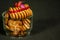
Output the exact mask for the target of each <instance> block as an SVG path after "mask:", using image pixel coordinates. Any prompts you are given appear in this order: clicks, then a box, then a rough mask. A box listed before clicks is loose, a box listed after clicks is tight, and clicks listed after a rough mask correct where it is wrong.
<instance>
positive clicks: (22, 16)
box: [20, 11, 24, 19]
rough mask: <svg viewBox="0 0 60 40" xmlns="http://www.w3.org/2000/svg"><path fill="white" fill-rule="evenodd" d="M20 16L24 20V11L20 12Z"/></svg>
mask: <svg viewBox="0 0 60 40" xmlns="http://www.w3.org/2000/svg"><path fill="white" fill-rule="evenodd" d="M20 15H21V18H22V19H23V18H24V15H23V12H22V11H21V12H20Z"/></svg>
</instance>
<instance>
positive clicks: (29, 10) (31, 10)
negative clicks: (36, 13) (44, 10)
mask: <svg viewBox="0 0 60 40" xmlns="http://www.w3.org/2000/svg"><path fill="white" fill-rule="evenodd" d="M28 11H29V12H30V15H29V16H32V10H31V9H30V8H29V9H28Z"/></svg>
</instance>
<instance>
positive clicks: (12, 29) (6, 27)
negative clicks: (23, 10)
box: [2, 11, 33, 37]
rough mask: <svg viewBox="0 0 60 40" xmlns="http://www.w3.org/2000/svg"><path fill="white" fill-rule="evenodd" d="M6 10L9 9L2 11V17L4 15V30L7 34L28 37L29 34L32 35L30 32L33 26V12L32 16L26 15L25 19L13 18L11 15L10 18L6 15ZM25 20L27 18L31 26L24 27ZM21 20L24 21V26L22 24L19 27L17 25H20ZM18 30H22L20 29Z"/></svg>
mask: <svg viewBox="0 0 60 40" xmlns="http://www.w3.org/2000/svg"><path fill="white" fill-rule="evenodd" d="M6 12H7V11H5V12H3V13H2V17H3V28H4V31H5V33H6V36H11V37H27V36H29V35H30V32H31V30H32V27H33V14H32V16H30V17H26V18H23V19H11V18H10V17H8V18H7V17H5V14H6ZM24 20H27V22H30V23H29V24H28V25H29V27H25V29H24V28H23V27H24V26H23V25H25V24H24ZM9 21H10V22H9ZM20 21H22V26H21V27H20V26H19V27H18V26H16V25H18V23H19V22H20ZM25 22H26V21H25ZM6 23H7V24H6ZM9 23H10V24H11V25H13V26H14V27H13V26H9ZM14 23H15V24H14ZM19 25H20V24H19ZM25 26H26V25H25ZM18 30H20V31H18Z"/></svg>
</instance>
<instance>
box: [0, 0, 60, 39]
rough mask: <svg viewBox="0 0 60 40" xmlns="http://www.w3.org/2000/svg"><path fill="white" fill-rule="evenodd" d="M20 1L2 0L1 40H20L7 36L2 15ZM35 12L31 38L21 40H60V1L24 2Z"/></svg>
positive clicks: (0, 1) (0, 6)
mask: <svg viewBox="0 0 60 40" xmlns="http://www.w3.org/2000/svg"><path fill="white" fill-rule="evenodd" d="M17 1H19V0H0V40H20V39H18V38H15V39H12V38H10V37H7V36H5V35H4V34H5V32H4V31H3V28H2V26H3V25H2V16H1V14H2V13H3V12H4V11H5V10H7V9H8V8H9V7H10V6H12V5H13V3H14V2H17ZM24 2H25V3H28V4H30V6H31V9H32V10H33V29H32V31H31V36H30V37H28V38H23V39H21V40H60V1H58V0H54V1H53V0H24Z"/></svg>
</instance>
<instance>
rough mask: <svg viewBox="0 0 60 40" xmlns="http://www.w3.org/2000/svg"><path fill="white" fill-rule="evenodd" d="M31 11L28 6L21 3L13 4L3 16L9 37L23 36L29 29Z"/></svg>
mask: <svg viewBox="0 0 60 40" xmlns="http://www.w3.org/2000/svg"><path fill="white" fill-rule="evenodd" d="M31 16H32V10H31V9H30V6H29V5H28V4H23V3H22V2H21V1H19V2H17V3H15V6H14V7H10V8H9V9H8V10H7V12H6V13H5V14H4V24H5V28H6V30H9V31H10V32H9V35H11V36H25V35H26V34H27V30H30V28H31Z"/></svg>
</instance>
